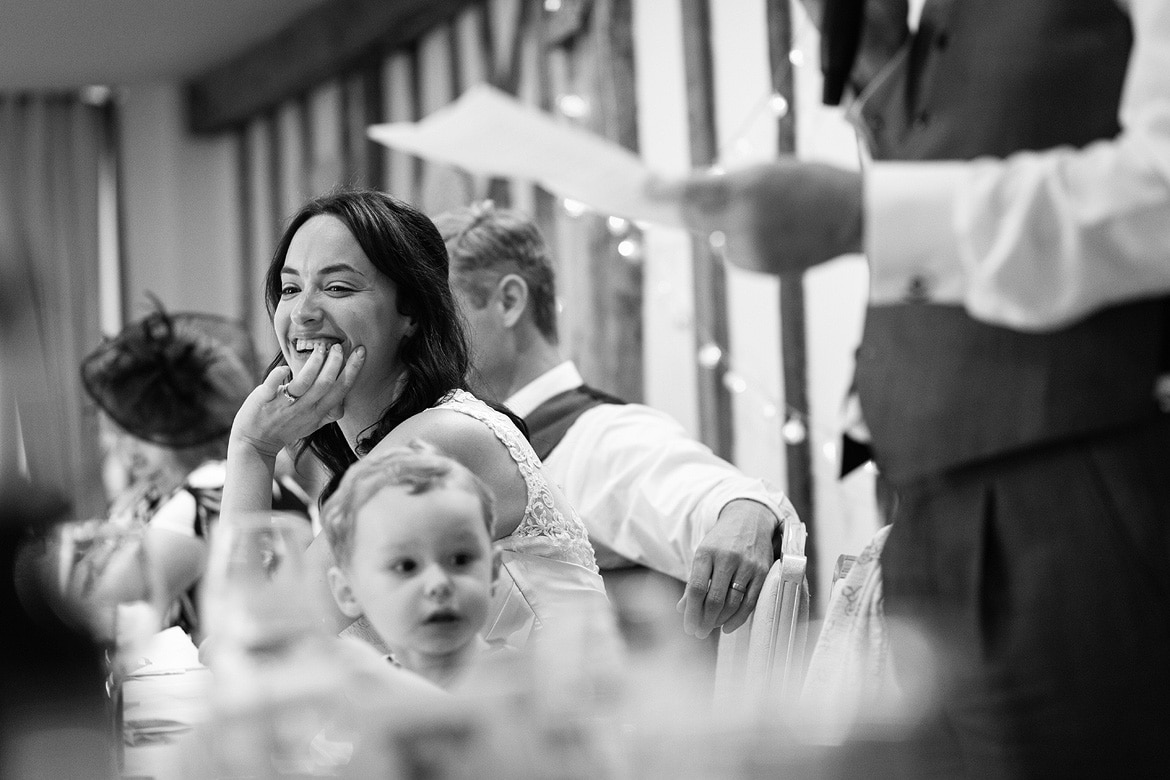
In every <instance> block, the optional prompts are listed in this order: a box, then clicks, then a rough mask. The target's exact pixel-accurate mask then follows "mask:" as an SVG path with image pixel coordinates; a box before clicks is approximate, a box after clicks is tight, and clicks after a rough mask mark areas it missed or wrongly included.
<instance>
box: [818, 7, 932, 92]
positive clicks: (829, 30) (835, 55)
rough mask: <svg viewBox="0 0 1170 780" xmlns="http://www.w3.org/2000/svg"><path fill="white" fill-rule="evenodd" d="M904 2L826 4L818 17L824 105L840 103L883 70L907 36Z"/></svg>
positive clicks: (862, 87) (907, 11)
mask: <svg viewBox="0 0 1170 780" xmlns="http://www.w3.org/2000/svg"><path fill="white" fill-rule="evenodd" d="M908 13H909V6H908V3H907V0H825V5H824V13H823V15H822V17H821V36H822V38H821V68H822V70H823V71H824V74H825V81H824V95H823V99H824V102H825V103H826V104H828V105H836V104H838V103H840V102H841V97H842V96H843V94H844V91H845V87H846V86H850V87H852V89H853V91H854V93H855V94H856V93H858V92H860V91H861V90H863V89H864V88H865V85H866V84H868V83H869V80H870V79H872V78H873V77H874V75H876V74H877V73H878V71H880V70H881V69H882V67H884V66H885V64H886V63H887V62H889V60H890V59H891V58H892V57H893V56H894V54H896V53H897V52H898V50H899V49H900V48H901V47H902V46H903V45H904V44H905V42H906V40H907V38H909V36H910V29H909V27H908V26H907V22H906V17H907V14H908Z"/></svg>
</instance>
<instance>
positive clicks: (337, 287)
mask: <svg viewBox="0 0 1170 780" xmlns="http://www.w3.org/2000/svg"><path fill="white" fill-rule="evenodd" d="M325 289H326V290H327V291H328V292H331V293H349V292H353V288H352V287H350V286H349V285H346V284H331V285H329V286H328V287H326V288H325Z"/></svg>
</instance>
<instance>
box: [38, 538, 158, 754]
mask: <svg viewBox="0 0 1170 780" xmlns="http://www.w3.org/2000/svg"><path fill="white" fill-rule="evenodd" d="M144 536H145V524H144V523H141V522H130V521H126V522H121V521H114V520H104V519H100V520H99V519H91V520H81V521H69V522H65V523H62V524H61V526H60V528H59V531H58V550H57V561H58V566H59V571H58V576H59V582H60V586H61V592H62V596H63V601H64V604H65V607H66V609H68V610H69V611H70V612H71V613H72V614H73V615H74V616H75V619H76V620H77V621H78V622H80V623H81V624H82V625H83V626H84V627H85V628H86V629H87V630H88V631H89V633H90V635H91V636H92V637H93V639H94V641H95V642H97V643H98V645H99V646H101V647H102V648H103V649H104V652H105V663H106V694H107V696H108V701H109V708H110V718H111V721H110V722H111V728H112V736H113V743H114V745H115V746H116V748H117V749H116V758H117V761H118V764H119V766H120V765H121V762H122V752H121V750H122V715H123V709H122V706H123V701H122V684H123V682H124V681H125V679H126V676H127V674H129V673H130V672H132V671H133V670H134V669H135V668H136V667H138V666H141V665H142V663H144V659H143V658H142V650H143V649H144V648H145V646H146V644H147V643H148V642H149V640H150V638H151V636H153V635H154V634H155V633H156V632H157V631H158V630H159V628H160V625H159V623H160V618H159V612H158V610H157V609H156V608H155V605H154V604H153V597H154V593H155V587H154V575H153V570H152V569H151V566H150V559H149V555H148V553H147V548H146V545H145V543H144Z"/></svg>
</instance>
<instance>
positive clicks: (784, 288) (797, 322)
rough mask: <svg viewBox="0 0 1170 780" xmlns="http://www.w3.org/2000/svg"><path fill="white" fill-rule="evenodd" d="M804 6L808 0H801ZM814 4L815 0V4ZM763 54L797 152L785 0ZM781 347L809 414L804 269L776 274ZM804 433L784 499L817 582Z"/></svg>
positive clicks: (786, 146)
mask: <svg viewBox="0 0 1170 780" xmlns="http://www.w3.org/2000/svg"><path fill="white" fill-rule="evenodd" d="M806 5H807V2H806ZM818 5H819V3H818ZM766 8H767V18H768V55H769V60H770V65H771V70H772V90H773V92H775V93H776V94H778V95H782V96H783V97H784V99H785V100H787V101H788V111H787V112H786V113H784V114H783V115H782V116H780V117H779V119H778V121H777V128H776V129H777V149H776V151H777V152H779V153H780V154H781V155H792V154H795V153H796V90H795V83H794V74H793V70H792V61H791V59H790V58H789V53H790V52H791V50H792V42H793V34H792V30H793V24H792V10H791V7H790V6H789V4H788V0H768V2H767V6H766ZM779 303H780V351H781V358H782V362H783V372H784V401H785V403H786V404H787V406H788V407H789V408H790V409H796V410H797V411H799V412H800V413H801V414H803V415H804V416H805V420H806V421H807V420H808V418H809V406H808V346H807V343H806V338H805V329H806V327H807V324H806V321H805V314H804V274H802V273H796V274H788V275H784V276H781V277H780V301H779ZM805 428H806V430H808V431H809V432H808V434H806V435H805V437H804V439H802V440H801V441H799V442H789V443H787V444H786V446H785V455H786V457H785V462H786V463H787V471H788V474H787V477H788V491H787V493H788V500H789V501H791V502H792V506H793V508H794V509H796V513H797V514H798V515H799V516H800V519H801V520H802V521H804V524H805V527H806V528H807V530H808V540H807V541H806V542H805V556H806V557H807V558H808V569H807V571H806V576H807V577H808V580H809V582H816V581H817V579H816V576H817V575H816V572H817V556H816V544H817V534H816V506H815V503H814V500H813V497H814V495H815V493H814V491H813V466H812V445H811V439H812V431H811V428H812V426H811V425H810V424H808V423H807V422H806V424H805Z"/></svg>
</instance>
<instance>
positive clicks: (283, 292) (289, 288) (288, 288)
mask: <svg viewBox="0 0 1170 780" xmlns="http://www.w3.org/2000/svg"><path fill="white" fill-rule="evenodd" d="M296 293H297V288H296V285H292V284H285V285H282V286H281V288H280V297H282V298H287V297H288V296H290V295H296Z"/></svg>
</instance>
